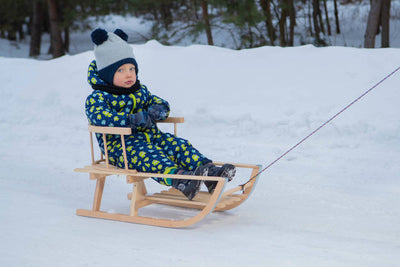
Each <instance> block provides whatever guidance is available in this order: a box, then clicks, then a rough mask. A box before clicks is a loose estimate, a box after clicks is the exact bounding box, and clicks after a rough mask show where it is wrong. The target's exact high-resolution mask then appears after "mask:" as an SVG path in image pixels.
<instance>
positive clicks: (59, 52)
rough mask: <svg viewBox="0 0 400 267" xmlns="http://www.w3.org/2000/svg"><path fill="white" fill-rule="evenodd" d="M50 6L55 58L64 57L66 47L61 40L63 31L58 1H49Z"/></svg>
mask: <svg viewBox="0 0 400 267" xmlns="http://www.w3.org/2000/svg"><path fill="white" fill-rule="evenodd" d="M47 4H48V6H49V18H50V34H51V45H52V48H53V49H52V52H53V53H52V54H53V57H61V56H63V55H64V46H63V42H62V38H61V31H60V27H59V20H58V12H57V3H56V0H47Z"/></svg>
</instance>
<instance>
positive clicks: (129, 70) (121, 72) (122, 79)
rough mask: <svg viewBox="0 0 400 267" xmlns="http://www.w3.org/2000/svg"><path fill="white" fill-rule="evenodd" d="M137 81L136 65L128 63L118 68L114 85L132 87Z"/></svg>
mask: <svg viewBox="0 0 400 267" xmlns="http://www.w3.org/2000/svg"><path fill="white" fill-rule="evenodd" d="M135 83H136V72H135V65H133V64H132V63H127V64H124V65H122V66H121V67H119V68H118V69H117V71H116V72H115V74H114V80H113V84H114V86H118V87H123V88H130V87H132V85H134V84H135Z"/></svg>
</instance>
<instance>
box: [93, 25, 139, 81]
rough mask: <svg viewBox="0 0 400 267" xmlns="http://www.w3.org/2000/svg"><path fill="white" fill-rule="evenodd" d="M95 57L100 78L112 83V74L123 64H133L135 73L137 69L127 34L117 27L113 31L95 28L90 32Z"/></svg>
mask: <svg viewBox="0 0 400 267" xmlns="http://www.w3.org/2000/svg"><path fill="white" fill-rule="evenodd" d="M91 37H92V41H93V43H94V44H95V46H94V56H95V58H96V65H97V70H98V73H99V76H100V78H101V79H102V80H103V81H105V82H107V83H108V84H110V85H112V84H113V80H114V74H115V72H116V71H117V70H118V68H119V67H121V66H122V65H124V64H127V63H132V64H133V65H135V72H136V75H137V73H138V71H139V69H138V65H137V62H136V60H135V56H134V55H133V49H132V47H131V46H130V45H129V44H128V43H127V41H128V35H127V34H126V33H125V32H124V31H122V30H120V29H117V30H115V31H114V32H106V31H105V30H104V29H100V28H98V29H96V30H94V31H93V32H92V34H91Z"/></svg>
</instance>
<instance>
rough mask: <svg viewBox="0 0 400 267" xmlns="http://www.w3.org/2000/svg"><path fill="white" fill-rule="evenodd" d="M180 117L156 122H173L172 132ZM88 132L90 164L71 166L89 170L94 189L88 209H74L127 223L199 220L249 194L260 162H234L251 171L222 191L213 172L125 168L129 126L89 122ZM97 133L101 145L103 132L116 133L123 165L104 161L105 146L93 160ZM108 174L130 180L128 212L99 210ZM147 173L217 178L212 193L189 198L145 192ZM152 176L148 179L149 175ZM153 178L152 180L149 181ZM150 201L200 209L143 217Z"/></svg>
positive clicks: (175, 223)
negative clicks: (189, 214)
mask: <svg viewBox="0 0 400 267" xmlns="http://www.w3.org/2000/svg"><path fill="white" fill-rule="evenodd" d="M183 122H184V118H176V117H175V118H167V119H166V120H164V121H160V122H158V123H174V134H175V135H176V134H177V123H183ZM89 132H90V145H91V154H92V165H90V166H85V167H84V168H77V169H75V171H76V172H86V173H89V177H90V179H91V180H96V189H95V192H94V200H93V206H92V209H78V210H77V211H76V214H77V215H81V216H88V217H96V218H102V219H109V220H117V221H124V222H131V223H140V224H148V225H155V226H162V227H175V228H177V227H186V226H190V225H193V224H194V223H197V222H198V221H200V220H202V219H203V218H204V217H205V216H207V214H209V213H210V212H212V211H226V210H230V209H233V208H235V207H237V206H239V205H240V204H242V203H243V201H245V200H246V199H247V198H248V196H249V195H250V193H251V191H252V190H253V189H254V187H255V183H256V181H257V178H258V176H257V173H258V172H259V169H260V166H258V165H250V164H235V163H231V164H233V165H235V166H236V168H246V169H250V171H251V176H250V177H251V179H250V180H249V181H248V182H247V183H245V184H242V185H239V186H236V187H234V188H232V189H229V190H227V191H225V192H224V191H223V189H224V186H225V181H226V180H225V178H222V177H213V176H207V177H205V176H195V175H171V174H168V175H166V174H158V173H144V172H138V171H136V170H133V169H127V166H128V164H127V156H126V148H125V139H124V135H130V134H131V129H130V128H122V127H99V126H92V125H89ZM92 133H101V134H102V135H103V140H104V145H105V146H106V134H117V135H120V136H121V141H122V146H123V157H124V161H125V166H126V168H125V169H121V168H117V167H115V166H112V165H110V164H109V162H108V152H107V147H105V157H104V158H103V155H102V154H101V153H100V159H99V160H95V156H94V150H93V134H92ZM214 164H215V165H223V164H224V163H222V162H214ZM111 175H123V176H126V182H127V183H128V184H133V190H132V192H131V193H129V194H128V199H129V200H130V213H129V214H117V213H108V212H104V211H101V210H100V206H101V201H102V196H103V189H104V185H105V181H106V177H107V176H111ZM151 177H163V178H171V179H193V180H205V178H206V179H207V180H209V181H217V186H216V188H215V190H214V192H213V193H212V194H210V193H208V192H205V191H201V192H199V194H198V195H197V196H196V197H195V198H194V199H193V200H191V201H190V200H188V199H187V198H186V197H185V196H184V195H183V194H182V193H181V192H180V191H179V190H176V189H174V188H172V187H171V189H169V190H164V191H161V192H159V193H153V194H148V192H147V189H146V185H145V183H144V181H145V180H147V179H149V178H151ZM151 180H152V179H151ZM152 182H154V181H152ZM152 204H165V205H170V206H178V207H185V208H190V209H198V210H200V212H199V213H197V214H196V215H195V216H193V217H191V218H187V219H181V220H171V219H164V218H154V217H145V216H140V215H139V209H141V208H144V207H146V206H149V205H152Z"/></svg>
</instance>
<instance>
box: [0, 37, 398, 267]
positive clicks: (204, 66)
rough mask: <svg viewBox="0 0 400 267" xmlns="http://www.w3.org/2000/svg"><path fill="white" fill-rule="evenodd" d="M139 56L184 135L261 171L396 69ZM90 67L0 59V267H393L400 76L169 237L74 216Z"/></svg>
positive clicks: (147, 52) (144, 74) (329, 59)
mask: <svg viewBox="0 0 400 267" xmlns="http://www.w3.org/2000/svg"><path fill="white" fill-rule="evenodd" d="M133 48H134V51H135V55H136V56H137V60H138V63H139V67H140V72H139V78H140V79H141V81H142V82H143V83H144V84H146V85H147V86H148V87H149V89H150V90H151V91H152V93H154V94H156V95H159V96H161V97H163V98H165V99H166V100H168V101H169V102H170V104H171V107H172V115H173V116H184V117H185V119H186V123H185V124H184V125H182V126H181V127H180V128H179V134H180V136H182V137H185V138H187V139H189V140H190V141H191V142H192V143H193V144H194V145H195V146H196V147H197V148H198V149H199V150H200V151H202V153H204V154H205V155H207V156H208V157H210V158H212V159H214V160H218V161H228V162H229V161H231V162H243V163H255V164H263V165H264V166H265V165H266V164H268V163H269V162H271V161H272V160H274V159H275V158H276V157H278V156H279V155H280V154H282V153H283V152H284V151H285V150H286V149H288V148H289V147H290V146H292V145H294V144H295V143H296V142H297V141H299V140H300V139H301V138H303V137H304V136H306V135H307V134H308V133H310V132H311V131H312V130H314V129H315V128H316V127H318V126H319V125H320V124H322V123H323V122H324V121H326V120H327V119H328V118H329V117H330V116H332V115H334V114H335V113H336V112H337V111H339V110H340V109H341V108H343V107H344V106H345V105H346V104H348V103H350V102H351V101H352V100H353V99H355V98H356V97H358V96H359V95H360V94H362V93H363V92H364V91H365V90H367V89H369V88H370V87H371V86H373V85H374V84H375V83H376V82H378V81H379V80H380V79H381V78H383V77H384V76H385V75H387V74H388V73H390V72H391V71H393V70H394V69H396V68H397V67H399V62H400V50H399V49H395V48H390V49H375V50H367V49H357V48H340V47H328V48H315V47H312V46H302V47H295V48H279V47H261V48H257V49H248V50H241V51H235V50H229V49H224V48H218V47H209V46H201V45H194V46H188V47H176V46H171V47H167V46H162V45H160V44H159V43H157V42H155V41H151V42H148V43H146V44H142V45H134V46H133ZM92 59H93V53H92V52H91V51H88V52H85V53H81V54H77V55H74V56H65V57H62V58H58V59H55V60H49V61H38V60H33V59H17V58H4V57H0V73H1V78H2V85H1V89H0V92H1V97H0V141H1V142H0V170H1V172H0V218H1V219H0V227H1V231H0V266H52V267H53V266H128V265H129V266H130V265H132V264H134V265H135V266H307V267H309V266H352V267H354V266H362V267H365V266H398V264H399V261H400V256H399V255H400V210H399V208H398V207H399V206H400V164H399V163H400V113H399V108H398V107H399V105H398V103H399V99H400V91H399V90H398V88H399V83H400V73H396V74H395V75H394V76H392V77H391V78H389V79H388V80H386V81H385V82H384V83H383V84H381V85H380V86H379V87H377V88H376V89H375V90H374V91H372V92H371V93H370V94H368V95H367V96H366V97H365V98H363V99H362V100H361V101H360V102H358V103H357V104H355V105H354V106H353V107H352V108H351V109H349V110H348V111H346V112H345V113H344V114H342V115H341V116H340V117H338V118H337V119H336V120H334V121H333V122H332V123H330V124H328V125H327V126H326V127H325V128H323V129H322V130H321V131H320V132H318V134H316V135H315V136H313V137H312V138H311V139H309V140H308V141H307V142H306V143H304V144H303V145H301V146H300V147H298V148H297V149H296V150H294V151H293V152H291V153H290V154H289V155H288V156H287V157H285V158H283V159H282V160H281V161H279V162H278V163H277V164H276V165H274V166H273V167H272V168H270V169H269V170H268V171H266V172H265V173H263V174H262V175H261V177H260V181H259V183H258V185H257V188H256V190H255V192H254V194H253V195H252V197H251V198H250V199H249V200H248V201H246V202H245V203H244V204H243V205H242V206H240V207H238V208H236V209H234V210H231V211H228V212H223V213H213V214H210V215H209V216H207V217H206V218H205V219H204V220H203V221H201V222H200V223H198V224H196V225H194V226H193V227H190V228H187V229H168V228H158V227H151V226H144V225H137V224H129V223H121V222H113V221H107V220H101V219H93V218H86V217H79V216H76V215H75V209H77V208H90V205H91V203H92V196H93V190H94V182H93V181H91V180H89V179H88V175H86V174H82V173H76V172H73V169H74V168H76V167H82V166H84V165H86V164H89V163H90V152H89V137H88V133H87V120H86V117H85V114H84V101H85V98H86V96H87V95H88V94H89V93H90V92H91V88H90V87H89V85H88V84H87V83H86V70H87V66H88V64H89V62H90V61H91V60H92ZM167 128H168V127H167ZM165 130H172V129H165ZM247 178H248V176H246V175H245V174H239V175H238V176H237V177H236V178H235V180H234V181H233V182H231V184H239V183H243V182H245V181H246V180H247ZM229 186H232V185H229ZM148 187H149V191H152V190H155V189H159V185H157V184H156V183H155V182H151V181H150V183H148ZM130 190H131V188H130V186H128V185H127V184H126V183H125V180H124V177H117V176H115V177H112V178H110V179H108V181H107V184H106V188H105V192H104V199H103V203H102V209H104V210H106V211H116V212H128V210H129V201H127V199H126V193H128V192H129V191H130ZM154 212H155V213H159V214H164V213H166V212H172V215H171V216H172V217H175V216H176V217H179V216H182V214H186V211H183V210H178V211H176V210H175V209H171V208H166V207H161V206H160V207H159V210H158V211H154Z"/></svg>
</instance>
